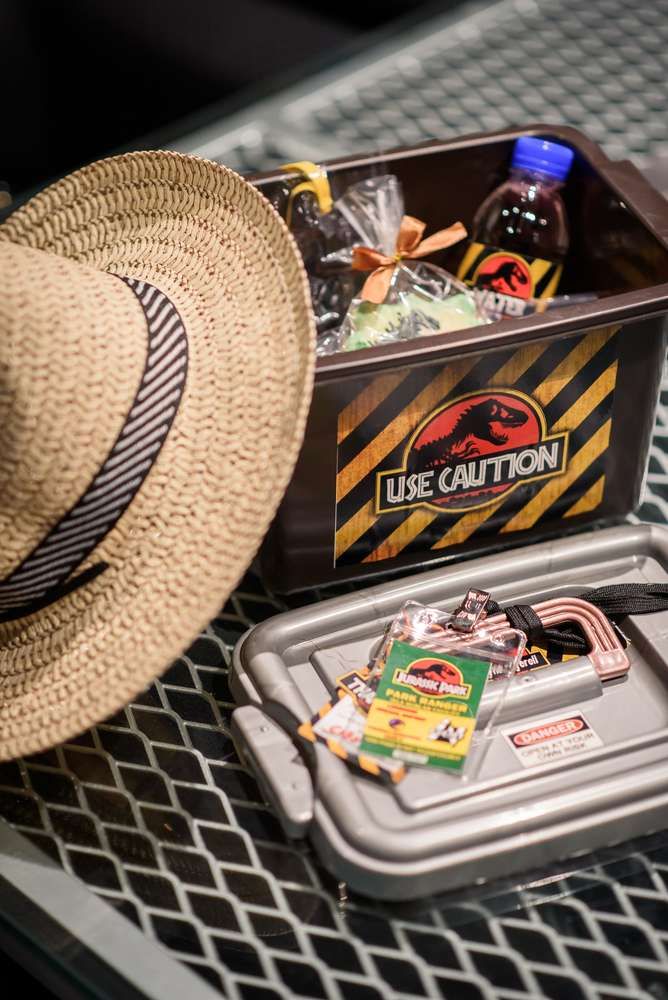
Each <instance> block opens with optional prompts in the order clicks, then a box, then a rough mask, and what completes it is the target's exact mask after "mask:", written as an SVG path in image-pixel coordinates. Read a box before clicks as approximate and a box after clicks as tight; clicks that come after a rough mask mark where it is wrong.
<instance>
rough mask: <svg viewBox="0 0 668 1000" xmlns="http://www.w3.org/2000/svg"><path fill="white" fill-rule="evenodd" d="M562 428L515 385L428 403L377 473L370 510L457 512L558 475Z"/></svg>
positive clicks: (563, 450)
mask: <svg viewBox="0 0 668 1000" xmlns="http://www.w3.org/2000/svg"><path fill="white" fill-rule="evenodd" d="M567 458H568V431H565V432H562V433H559V434H548V433H547V427H546V421H545V415H544V414H543V411H542V409H541V407H540V406H539V405H538V404H537V403H536V402H535V401H534V400H533V399H531V397H530V396H527V395H525V394H524V393H522V392H519V391H518V390H516V389H499V390H494V391H487V392H484V391H483V392H480V391H478V392H472V393H467V394H466V395H464V396H460V397H458V398H457V399H454V400H452V401H450V402H448V403H447V404H446V405H444V406H442V407H440V408H439V409H437V410H434V411H432V412H431V413H430V414H428V416H427V417H425V419H424V420H423V421H422V422H421V423H420V425H419V426H418V427H417V428H416V430H415V432H414V433H413V435H412V436H411V438H410V440H409V441H408V444H407V446H406V449H405V452H404V457H403V464H402V466H401V468H398V469H389V470H385V471H383V472H379V473H378V474H377V476H376V503H375V508H376V513H377V514H383V513H389V512H390V511H393V510H403V509H406V508H411V507H419V506H425V507H428V508H430V509H432V510H436V511H437V512H438V513H448V512H450V511H451V512H453V513H460V512H462V511H467V510H472V509H476V508H480V507H486V506H488V505H489V504H491V503H494V502H495V501H496V500H498V499H499V497H500V496H501V495H502V494H504V493H509V492H510V491H512V490H513V489H514V488H515V487H517V486H518V485H519V484H520V483H527V482H535V481H536V480H543V479H549V478H551V477H553V476H558V475H561V474H562V473H563V472H564V470H565V468H566V462H567Z"/></svg>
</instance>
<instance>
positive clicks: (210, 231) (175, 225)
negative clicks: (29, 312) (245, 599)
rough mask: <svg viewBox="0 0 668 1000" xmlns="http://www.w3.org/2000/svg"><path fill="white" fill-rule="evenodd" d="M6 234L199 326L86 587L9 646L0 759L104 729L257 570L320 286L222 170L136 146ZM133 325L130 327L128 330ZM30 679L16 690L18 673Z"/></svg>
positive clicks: (21, 212)
mask: <svg viewBox="0 0 668 1000" xmlns="http://www.w3.org/2000/svg"><path fill="white" fill-rule="evenodd" d="M0 238H2V239H5V240H11V241H13V242H16V243H20V244H22V245H25V246H31V247H34V248H37V249H40V250H45V251H47V252H50V253H54V254H57V255H60V256H63V257H67V258H69V259H71V260H76V261H79V262H81V263H83V264H87V265H92V266H93V267H96V268H99V269H101V270H103V271H107V272H111V273H114V274H119V275H122V276H126V277H133V278H139V279H142V280H143V281H147V282H149V283H151V284H153V285H155V286H157V287H158V288H159V289H161V290H162V291H163V292H164V293H165V294H166V295H168V296H169V297H170V298H171V299H172V301H173V302H174V304H175V305H176V307H177V309H178V310H179V313H180V314H181V316H182V318H183V321H184V323H185V326H186V329H187V330H188V337H189V350H190V356H189V367H188V382H187V386H186V390H185V392H184V396H183V399H182V402H181V406H180V408H179V412H178V413H177V416H176V418H175V420H174V424H173V427H172V429H171V431H170V434H169V437H168V439H167V441H166V443H165V445H164V447H163V449H162V451H161V453H160V455H159V457H158V460H157V462H156V464H155V467H154V468H153V469H152V470H151V472H150V474H149V476H148V477H147V479H146V481H145V483H144V485H143V486H142V488H141V490H140V492H139V494H138V495H137V497H136V498H135V499H134V501H133V502H132V504H131V506H130V508H129V509H128V510H127V511H126V512H125V513H124V515H123V517H122V518H121V520H120V521H119V522H118V524H117V525H116V526H115V527H114V529H113V530H112V531H111V533H110V534H109V535H108V536H107V537H106V538H105V539H104V541H103V543H102V545H101V546H100V552H99V553H98V557H99V555H100V553H101V555H102V557H104V559H105V561H106V562H108V563H109V570H108V571H106V572H105V573H103V574H101V576H99V577H98V578H96V579H95V580H94V581H93V582H92V583H91V584H90V585H87V586H86V587H85V588H83V590H81V591H76V592H74V593H72V594H70V595H68V596H67V597H65V598H63V599H62V600H61V601H59V602H57V603H55V604H52V605H50V606H49V607H47V608H45V609H43V610H41V611H38V612H36V613H35V614H33V615H31V616H29V617H28V618H26V619H25V620H24V621H22V622H20V623H18V625H17V624H16V623H14V627H13V630H12V636H11V643H10V644H8V645H7V644H3V642H2V638H1V637H0V677H2V676H6V675H7V674H8V673H9V674H11V676H12V678H13V683H12V687H11V692H10V691H9V688H8V687H5V689H4V690H2V684H1V683H0V759H8V758H12V757H16V756H20V755H25V754H29V753H33V752H36V751H39V750H42V749H44V748H46V747H48V746H52V745H54V744H56V743H59V742H62V741H64V740H66V739H68V738H71V737H72V736H74V735H76V734H77V733H79V732H81V731H83V730H85V729H86V728H88V727H89V726H91V725H93V724H95V723H97V722H99V721H101V720H102V719H104V718H106V717H108V716H109V715H111V714H113V713H114V712H115V711H117V710H118V709H119V708H120V707H121V706H122V705H124V704H126V703H127V702H128V701H130V700H132V699H133V698H134V697H135V696H136V695H137V694H138V693H139V692H140V691H141V690H143V689H144V688H145V687H146V686H147V685H148V684H149V683H150V682H151V681H152V680H153V679H154V678H155V677H156V676H158V675H159V674H160V673H162V672H163V671H164V670H165V669H166V668H167V667H168V666H169V665H170V663H171V662H172V660H173V659H175V658H176V657H177V656H178V655H179V654H180V653H181V652H182V651H183V650H184V649H185V648H186V647H187V646H188V645H189V643H190V642H191V641H192V639H193V638H194V637H195V636H196V635H197V633H198V632H199V631H200V630H201V628H202V627H204V626H205V625H206V624H207V623H208V621H210V619H211V618H212V617H214V615H215V614H216V613H217V611H218V610H219V608H220V607H221V605H222V604H223V602H224V601H225V599H226V598H227V597H228V595H229V594H230V592H231V591H232V590H233V588H234V586H235V585H236V583H237V582H238V581H239V579H240V578H241V576H242V575H243V573H244V571H245V570H246V569H247V567H248V565H249V564H250V562H251V560H252V558H253V556H254V554H255V552H256V551H257V549H258V547H259V545H260V543H261V540H262V538H263V536H264V534H265V532H266V530H267V528H268V526H269V524H270V522H271V520H272V518H273V516H274V514H275V511H276V509H277V506H278V503H279V502H280V499H281V497H282V495H283V493H284V491H285V488H286V487H287V484H288V482H289V480H290V477H291V474H292V471H293V468H294V464H295V461H296V459H297V455H298V453H299V449H300V446H301V442H302V438H303V434H304V427H305V422H306V417H307V413H308V408H309V404H310V398H311V391H312V380H313V367H314V355H315V352H314V341H315V331H314V323H313V317H312V310H311V303H310V296H309V290H308V283H307V280H306V275H305V272H304V268H303V264H302V261H301V258H300V256H299V253H298V251H297V248H296V245H295V244H294V241H293V240H292V237H291V236H290V234H289V232H288V230H287V228H286V227H285V225H284V223H283V222H282V220H281V219H280V218H279V216H278V215H277V214H276V212H275V211H274V210H273V208H272V207H271V206H270V205H269V203H268V202H267V201H266V199H265V198H263V197H262V195H260V193H259V192H258V191H256V190H255V189H254V188H253V187H252V186H251V185H249V184H248V183H247V182H245V181H244V180H243V179H242V178H240V177H239V176H238V175H236V174H234V173H233V172H232V171H229V170H227V169H226V168H224V167H221V166H219V165H218V164H214V163H210V162H208V161H204V160H200V159H198V158H194V157H188V156H184V155H181V154H177V153H169V152H151V153H134V154H127V155H124V156H120V157H113V158H109V159H107V160H103V161H101V162H99V163H96V164H93V165H91V166H89V167H86V168H84V169H83V170H80V171H78V172H77V173H75V174H73V175H70V176H69V177H67V178H64V179H63V180H62V181H59V182H57V183H56V184H54V185H52V186H51V187H50V188H48V189H47V190H45V191H44V192H42V193H41V194H39V195H38V196H36V197H35V198H33V199H32V200H31V201H29V202H28V203H26V204H25V205H24V206H22V207H21V208H20V209H18V210H17V211H16V212H14V213H13V215H11V216H10V217H9V219H8V220H7V221H6V222H5V223H4V225H3V226H2V227H0ZM118 333H119V332H118V331H116V334H117V335H118ZM17 677H19V678H21V677H22V678H23V683H19V684H17V683H16V678H17Z"/></svg>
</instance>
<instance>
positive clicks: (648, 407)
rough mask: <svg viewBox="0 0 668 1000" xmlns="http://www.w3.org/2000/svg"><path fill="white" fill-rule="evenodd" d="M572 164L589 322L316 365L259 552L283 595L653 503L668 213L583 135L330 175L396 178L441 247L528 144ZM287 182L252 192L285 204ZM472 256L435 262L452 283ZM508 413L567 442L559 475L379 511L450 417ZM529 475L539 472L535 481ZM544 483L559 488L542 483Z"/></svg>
mask: <svg viewBox="0 0 668 1000" xmlns="http://www.w3.org/2000/svg"><path fill="white" fill-rule="evenodd" d="M525 134H532V135H540V136H544V137H546V138H552V139H556V140H557V141H559V142H562V143H566V144H568V145H570V146H571V147H572V148H573V149H574V151H575V160H574V164H573V168H572V170H571V174H570V175H569V178H568V181H567V183H566V185H565V188H564V198H565V201H566V205H567V208H568V213H569V218H570V223H571V233H572V239H571V249H570V253H569V256H568V259H567V262H566V266H565V270H564V275H563V278H562V282H561V286H560V292H562V293H570V294H575V293H582V292H595V293H597V294H598V295H599V296H600V297H599V298H597V299H595V300H593V301H588V302H583V303H580V304H578V305H572V306H569V307H567V308H560V309H558V310H554V311H550V312H547V313H543V314H541V315H535V316H532V317H528V318H524V319H507V320H504V321H502V322H499V323H494V324H492V325H490V326H483V327H475V328H471V329H467V330H462V331H456V332H452V333H445V334H437V335H434V336H429V337H421V338H418V339H417V340H412V341H404V342H399V343H394V344H390V345H385V346H382V347H376V348H372V349H366V350H361V351H354V352H351V353H341V354H335V355H332V356H329V357H324V358H320V359H319V360H318V363H317V369H316V379H315V392H314V397H313V404H312V406H311V411H310V415H309V420H308V425H307V430H306V438H305V441H304V445H303V448H302V452H301V455H300V458H299V461H298V464H297V467H296V470H295V473H294V476H293V478H292V482H291V484H290V486H289V488H288V491H287V493H286V496H285V498H284V500H283V503H282V505H281V507H280V509H279V511H278V514H277V516H276V519H275V521H274V524H273V526H272V528H271V529H270V532H269V534H268V536H267V539H266V541H265V544H264V546H263V549H262V552H261V558H260V562H261V569H262V572H263V576H264V578H265V579H266V581H267V582H268V583H269V585H270V586H271V587H273V588H274V589H276V590H278V591H287V592H289V591H292V590H298V589H301V588H304V587H309V586H312V585H315V584H320V583H327V582H330V581H337V580H343V579H352V578H358V577H364V576H368V575H371V574H374V573H378V572H386V571H388V570H393V569H395V568H396V569H401V568H408V567H411V566H418V565H423V564H428V563H430V562H434V561H438V560H441V561H442V560H444V559H447V558H451V557H453V556H461V555H462V554H463V553H466V554H467V555H468V554H470V553H476V552H481V551H485V550H490V549H491V548H498V547H503V546H506V547H509V546H516V545H520V544H524V543H526V542H531V541H536V540H538V539H541V538H547V537H553V536H556V535H562V534H564V533H566V532H571V531H573V532H575V531H578V530H582V529H583V528H586V527H587V526H588V525H590V524H592V523H595V522H596V523H613V522H615V521H619V520H621V519H622V518H624V517H625V516H626V515H627V514H629V513H630V512H631V511H633V510H634V509H635V508H636V507H637V505H638V503H639V499H640V492H641V486H642V481H643V476H644V473H645V468H646V463H647V454H648V447H649V440H650V434H651V429H652V425H653V417H654V410H655V406H656V400H657V395H658V388H659V380H660V375H661V370H662V366H663V361H664V355H665V326H664V314H665V313H666V312H667V311H668V203H667V202H666V201H665V200H664V198H663V197H662V196H661V195H659V194H658V192H656V191H655V190H654V189H653V188H652V187H651V186H650V185H649V184H648V183H647V181H646V180H645V179H644V178H643V177H642V175H641V174H640V173H639V172H638V170H637V169H636V168H635V167H634V166H633V164H631V163H630V162H628V161H624V162H620V163H615V162H612V161H610V160H609V159H608V158H607V157H606V156H605V154H604V153H603V152H602V151H601V149H600V148H599V147H598V146H597V145H596V144H595V143H593V142H591V141H590V140H589V139H587V138H585V137H584V136H583V135H582V134H581V133H579V132H577V131H576V130H575V129H570V128H567V127H562V126H549V125H535V126H530V127H528V128H524V129H521V130H520V129H516V130H506V131H503V132H497V133H494V134H490V135H478V136H470V137H467V138H463V139H460V140H455V141H452V142H430V143H426V144H424V145H421V146H418V147H413V148H408V149H400V150H395V151H393V152H388V153H386V154H374V155H373V156H360V157H356V158H352V157H348V158H346V159H343V160H337V161H335V162H333V163H330V164H328V165H327V166H328V174H329V178H330V182H331V186H332V191H333V194H334V197H337V196H338V195H340V194H341V193H343V191H344V190H345V189H346V187H347V186H348V185H349V184H351V183H354V182H355V181H358V180H360V179H361V178H362V177H364V176H367V175H368V174H369V172H374V173H378V172H392V173H395V174H396V175H397V176H398V177H399V179H400V181H401V183H402V185H403V189H404V192H405V202H406V211H407V212H408V213H410V214H411V215H415V216H417V217H419V218H421V219H424V220H425V221H427V223H428V232H433V231H434V230H436V229H439V228H441V227H443V226H446V225H448V224H449V223H451V222H453V221H454V220H455V219H461V220H462V221H463V222H464V224H465V225H466V226H467V227H468V228H469V229H470V227H471V222H472V219H473V215H474V213H475V210H476V209H477V207H478V206H479V205H480V203H481V202H482V200H483V199H484V197H485V196H486V195H487V194H488V193H489V191H490V190H492V189H493V188H494V187H495V186H496V185H497V184H498V183H500V181H502V180H503V179H504V178H505V176H507V172H508V164H509V161H510V155H511V150H512V145H513V142H514V141H515V139H516V138H517V137H518V136H520V135H525ZM284 180H285V178H284V175H279V174H277V173H276V172H273V173H270V174H263V175H259V176H257V177H256V178H255V183H256V184H257V185H258V186H259V187H260V188H261V189H262V190H263V192H264V193H266V194H267V195H269V196H276V192H277V185H279V184H283V183H284ZM463 250H464V247H463V246H460V247H454V248H451V249H450V250H448V251H444V252H442V253H441V254H439V255H437V256H435V257H434V261H435V262H436V263H440V264H443V265H444V266H445V267H447V268H448V269H449V270H451V271H453V272H455V271H456V270H457V264H458V260H459V258H460V257H461V254H462V253H463ZM483 397H484V398H487V399H489V398H490V397H492V398H495V399H498V401H499V402H501V403H502V404H504V405H506V406H510V407H513V406H515V407H517V408H521V409H523V411H524V412H526V413H528V414H529V415H530V417H531V420H532V421H534V422H535V427H536V428H537V430H536V436H537V438H538V439H539V440H540V441H549V440H552V439H554V437H555V436H557V437H558V436H559V435H561V436H562V439H563V441H562V443H563V447H561V446H560V450H559V456H558V457H559V463H558V465H557V466H556V467H548V466H545V467H544V468H541V469H538V475H537V476H532V475H531V474H526V475H524V477H521V476H520V477H518V478H517V481H516V482H515V483H514V485H513V487H512V488H511V489H506V490H505V492H504V493H503V494H502V495H501V494H494V495H489V496H486V497H485V498H484V500H483V503H482V504H475V503H471V498H469V499H468V501H466V499H465V498H464V502H459V504H457V503H455V504H450V505H440V506H439V505H435V504H432V505H427V504H424V503H419V502H407V503H406V504H405V505H404V506H401V507H392V508H390V509H387V508H384V507H383V503H384V499H383V495H382V493H383V483H384V481H385V477H386V476H387V474H389V473H391V472H392V470H402V469H406V468H407V467H408V465H409V464H410V450H411V442H412V440H413V438H414V437H415V434H416V431H417V430H418V429H419V428H422V427H424V426H426V424H427V423H429V421H430V420H431V419H436V418H437V417H438V415H439V413H440V412H442V411H443V410H444V409H445V408H447V407H450V406H460V408H462V407H463V408H466V407H467V406H468V405H469V403H470V404H471V405H473V404H474V403H477V402H480V401H481V400H482V398H483ZM527 469H528V470H529V473H530V471H531V470H530V469H529V466H528V465H527ZM542 473H546V474H545V475H542Z"/></svg>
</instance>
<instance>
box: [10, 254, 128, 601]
mask: <svg viewBox="0 0 668 1000" xmlns="http://www.w3.org/2000/svg"><path fill="white" fill-rule="evenodd" d="M0 273H2V275H3V294H2V296H0V537H1V538H2V539H3V544H2V546H0V581H2V580H4V579H5V578H6V577H7V576H8V575H9V574H10V573H11V572H12V570H14V569H15V568H16V566H17V565H18V564H20V562H21V561H22V560H23V559H24V558H25V557H26V556H27V555H28V554H29V552H30V551H31V550H32V549H33V548H34V546H35V545H37V544H38V543H39V542H40V540H41V539H42V538H43V537H44V535H45V534H46V533H47V532H49V531H50V530H51V528H52V527H53V525H54V524H56V523H57V522H58V521H59V520H60V519H61V518H62V517H63V516H64V515H65V513H66V512H67V511H68V510H69V509H70V508H71V507H72V505H73V504H74V503H76V501H77V500H78V499H79V497H80V496H81V495H82V494H83V493H84V491H85V490H86V488H87V486H88V484H89V483H90V482H91V480H92V479H93V478H94V476H95V474H96V472H97V471H98V469H99V468H100V466H101V464H102V462H103V461H104V458H105V456H106V455H107V454H108V452H109V450H110V448H111V447H112V445H113V442H114V440H115V438H116V436H117V435H118V432H119V430H120V428H121V426H122V424H123V421H124V419H125V417H126V415H127V412H128V409H129V407H130V405H131V403H132V399H133V395H134V391H135V389H136V386H137V384H138V382H139V380H140V378H141V372H142V368H143V364H144V361H145V352H146V340H145V334H144V336H143V339H142V337H140V336H137V335H134V336H130V335H129V331H130V330H131V329H135V330H142V328H143V329H145V320H144V318H143V314H142V310H141V307H140V305H139V303H138V301H137V299H136V297H135V296H134V294H133V293H132V291H131V290H130V289H129V288H128V287H127V286H126V285H124V284H123V282H121V281H119V280H118V278H116V277H115V276H113V275H109V274H103V273H101V272H99V271H96V270H94V269H92V268H89V267H86V266H84V265H80V264H77V263H73V262H72V261H68V260H64V259H62V258H59V257H56V256H54V255H52V254H48V253H45V252H44V251H40V250H33V249H31V248H28V247H22V246H17V245H15V244H12V243H8V242H3V241H2V240H1V239H0Z"/></svg>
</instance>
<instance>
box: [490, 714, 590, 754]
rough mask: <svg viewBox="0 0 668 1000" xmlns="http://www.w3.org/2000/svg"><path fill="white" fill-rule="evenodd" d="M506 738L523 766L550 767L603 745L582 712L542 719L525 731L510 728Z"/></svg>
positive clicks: (505, 734) (506, 732) (507, 730)
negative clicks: (551, 764) (554, 761)
mask: <svg viewBox="0 0 668 1000" xmlns="http://www.w3.org/2000/svg"><path fill="white" fill-rule="evenodd" d="M503 735H504V736H505V738H506V739H507V740H508V742H509V743H510V745H511V747H512V749H513V751H514V753H515V755H516V756H517V757H518V758H519V760H520V762H521V764H522V766H523V767H535V766H536V765H538V764H549V763H550V761H553V760H560V759H561V758H562V757H570V756H572V755H573V754H578V753H585V752H586V751H587V750H595V749H596V748H597V747H602V746H603V740H602V739H601V738H600V736H599V735H598V733H596V732H595V731H594V730H593V729H592V727H591V726H590V725H589V723H588V722H587V720H586V719H585V717H584V715H582V713H581V712H572V713H571V714H570V715H556V716H551V717H550V718H547V719H539V720H538V721H537V722H534V723H532V724H531V726H527V727H525V728H524V729H506V730H504V733H503Z"/></svg>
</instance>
